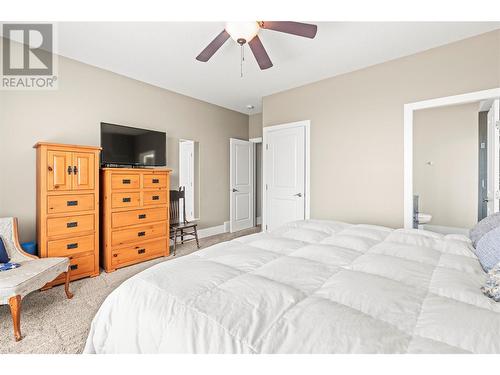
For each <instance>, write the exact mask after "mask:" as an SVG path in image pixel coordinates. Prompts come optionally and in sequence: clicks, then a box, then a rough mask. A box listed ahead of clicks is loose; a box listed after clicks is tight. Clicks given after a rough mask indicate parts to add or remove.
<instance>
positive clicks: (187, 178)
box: [179, 140, 195, 221]
mask: <svg viewBox="0 0 500 375" xmlns="http://www.w3.org/2000/svg"><path fill="white" fill-rule="evenodd" d="M179 186H184V188H185V197H186V198H185V205H186V219H187V220H188V221H192V220H194V219H195V217H194V142H193V141H187V140H181V141H180V142H179ZM181 216H182V212H181ZM182 219H183V218H182V217H181V220H182Z"/></svg>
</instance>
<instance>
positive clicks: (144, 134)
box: [101, 122, 167, 167]
mask: <svg viewBox="0 0 500 375" xmlns="http://www.w3.org/2000/svg"><path fill="white" fill-rule="evenodd" d="M101 147H102V152H101V165H103V166H132V167H164V166H166V165H167V157H166V154H167V150H166V148H167V134H166V133H164V132H159V131H154V130H146V129H140V128H132V127H129V126H123V125H116V124H109V123H106V122H101Z"/></svg>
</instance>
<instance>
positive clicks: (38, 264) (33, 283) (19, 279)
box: [0, 258, 69, 304]
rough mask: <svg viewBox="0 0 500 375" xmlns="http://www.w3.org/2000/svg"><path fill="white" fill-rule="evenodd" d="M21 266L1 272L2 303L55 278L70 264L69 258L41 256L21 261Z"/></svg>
mask: <svg viewBox="0 0 500 375" xmlns="http://www.w3.org/2000/svg"><path fill="white" fill-rule="evenodd" d="M20 264H21V267H19V268H16V269H12V270H9V271H7V272H1V273H0V304H6V303H8V301H9V298H10V297H13V296H15V295H21V297H24V296H25V295H27V294H29V293H31V292H33V291H35V290H37V289H40V288H41V287H42V286H44V285H45V284H47V283H48V282H50V281H52V280H54V279H55V278H56V277H57V276H59V275H60V274H61V273H63V272H66V271H67V270H68V266H69V259H68V258H41V259H33V260H28V261H24V262H20Z"/></svg>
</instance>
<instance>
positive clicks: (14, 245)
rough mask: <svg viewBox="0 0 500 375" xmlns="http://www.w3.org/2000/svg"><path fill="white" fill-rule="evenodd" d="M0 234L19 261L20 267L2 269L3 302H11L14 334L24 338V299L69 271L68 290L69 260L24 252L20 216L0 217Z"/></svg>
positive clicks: (0, 297)
mask: <svg viewBox="0 0 500 375" xmlns="http://www.w3.org/2000/svg"><path fill="white" fill-rule="evenodd" d="M0 237H2V241H3V243H4V245H5V248H6V250H7V254H8V255H9V258H10V261H11V262H13V263H19V264H20V265H21V266H20V267H19V268H15V269H11V270H8V271H2V272H0V304H2V305H7V304H8V305H9V306H10V312H11V314H12V322H13V325H14V337H15V339H16V341H19V340H21V338H22V336H21V300H22V298H23V297H24V296H26V295H27V294H29V293H31V292H33V291H35V290H38V289H40V288H41V287H43V286H44V285H45V284H47V283H48V282H51V281H53V280H54V279H55V278H56V277H58V276H59V275H61V274H63V273H65V274H66V275H65V277H66V283H65V285H64V291H65V292H66V297H68V298H72V297H73V294H72V293H71V292H70V291H69V265H70V263H69V259H68V258H38V257H36V256H34V255H30V254H28V253H26V252H24V251H23V249H22V248H21V245H20V244H19V237H18V234H17V219H16V218H12V217H9V218H0Z"/></svg>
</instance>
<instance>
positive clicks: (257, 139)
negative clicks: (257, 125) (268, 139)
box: [248, 137, 262, 143]
mask: <svg viewBox="0 0 500 375" xmlns="http://www.w3.org/2000/svg"><path fill="white" fill-rule="evenodd" d="M248 141H249V142H252V143H262V137H258V138H250V139H249V140H248Z"/></svg>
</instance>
